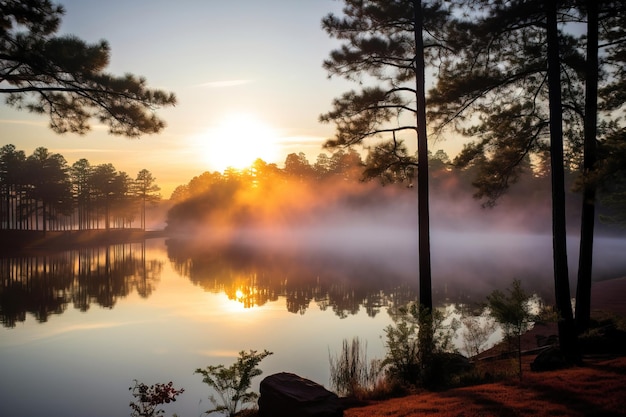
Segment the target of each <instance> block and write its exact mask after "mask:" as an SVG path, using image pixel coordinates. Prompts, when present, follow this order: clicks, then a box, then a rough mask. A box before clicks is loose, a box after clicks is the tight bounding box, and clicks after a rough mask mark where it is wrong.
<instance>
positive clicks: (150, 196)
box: [135, 169, 161, 230]
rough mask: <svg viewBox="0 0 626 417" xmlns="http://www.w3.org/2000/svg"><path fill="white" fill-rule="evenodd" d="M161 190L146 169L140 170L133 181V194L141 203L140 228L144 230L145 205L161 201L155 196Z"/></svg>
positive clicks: (159, 197) (159, 196)
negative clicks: (134, 193)
mask: <svg viewBox="0 0 626 417" xmlns="http://www.w3.org/2000/svg"><path fill="white" fill-rule="evenodd" d="M160 190H161V188H160V187H159V186H158V185H157V184H156V179H155V178H154V177H153V176H152V173H151V172H150V171H148V170H147V169H142V170H141V171H139V173H138V174H137V178H136V179H135V192H136V194H137V196H138V197H139V200H140V202H141V228H142V229H143V230H146V203H155V202H157V201H159V200H160V199H161V195H160V194H157V193H158V192H159V191H160Z"/></svg>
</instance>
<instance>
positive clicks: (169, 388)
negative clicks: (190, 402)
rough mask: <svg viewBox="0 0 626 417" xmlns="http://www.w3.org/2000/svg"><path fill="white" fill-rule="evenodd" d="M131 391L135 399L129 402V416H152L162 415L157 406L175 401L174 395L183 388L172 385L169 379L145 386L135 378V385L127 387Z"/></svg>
mask: <svg viewBox="0 0 626 417" xmlns="http://www.w3.org/2000/svg"><path fill="white" fill-rule="evenodd" d="M128 390H129V391H131V392H132V395H133V397H135V401H134V402H131V403H130V408H131V410H132V411H131V413H130V415H131V417H154V416H160V415H163V413H164V411H163V410H162V409H159V408H158V407H159V406H160V405H162V404H166V403H170V402H173V401H176V397H177V396H179V395H180V394H182V393H183V392H184V391H185V390H184V388H181V389H179V390H177V389H175V388H174V387H173V383H172V382H171V381H170V382H168V383H167V384H154V385H150V386H147V385H146V384H144V383H143V382H138V381H137V380H136V379H135V386H134V387H130V388H128Z"/></svg>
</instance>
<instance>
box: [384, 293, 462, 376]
mask: <svg viewBox="0 0 626 417" xmlns="http://www.w3.org/2000/svg"><path fill="white" fill-rule="evenodd" d="M402 313H403V315H401V316H400V318H399V319H398V321H397V323H396V325H395V326H387V328H386V329H385V334H386V337H387V342H386V345H385V346H386V347H387V355H386V357H385V359H384V361H383V365H384V366H387V371H388V375H389V376H390V377H391V378H396V379H399V380H400V381H402V382H403V383H406V384H409V385H418V384H421V385H422V386H424V387H426V388H439V387H440V386H441V384H442V381H444V380H447V372H448V369H447V366H446V364H447V363H448V361H447V359H446V355H445V354H446V353H451V352H453V350H454V349H453V343H452V340H453V336H454V333H455V332H456V329H457V326H458V323H457V322H456V321H454V320H452V321H449V320H448V317H446V315H445V314H444V313H443V312H442V311H440V310H433V311H432V312H431V311H428V310H426V309H424V308H422V307H421V306H420V305H419V304H417V303H413V304H411V305H409V306H408V308H404V309H403V310H402Z"/></svg>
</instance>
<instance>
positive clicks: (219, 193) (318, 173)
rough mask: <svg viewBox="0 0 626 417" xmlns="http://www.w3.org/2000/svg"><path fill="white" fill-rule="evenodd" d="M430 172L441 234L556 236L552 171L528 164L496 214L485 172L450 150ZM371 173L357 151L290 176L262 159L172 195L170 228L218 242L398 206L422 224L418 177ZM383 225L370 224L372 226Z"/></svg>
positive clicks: (575, 200) (293, 170)
mask: <svg viewBox="0 0 626 417" xmlns="http://www.w3.org/2000/svg"><path fill="white" fill-rule="evenodd" d="M429 165H430V166H429V169H430V171H431V175H430V184H431V193H432V195H433V201H432V203H431V204H432V205H433V212H434V213H433V222H434V223H435V224H436V225H437V226H446V225H447V226H448V227H450V228H451V229H456V228H457V227H464V226H467V225H469V224H472V223H474V222H475V220H476V218H475V217H477V216H478V217H482V218H483V219H487V220H486V221H488V222H490V224H495V223H496V222H500V223H504V222H510V223H517V225H518V226H519V225H521V227H525V228H526V231H528V232H538V233H547V232H549V231H550V227H551V226H550V210H551V207H550V196H551V191H550V178H549V176H550V173H549V168H546V167H545V165H533V164H532V163H531V161H530V159H528V160H527V161H526V163H525V165H526V167H525V170H524V171H523V172H524V173H523V174H522V175H520V177H519V178H518V180H517V183H516V184H515V186H514V187H513V189H512V192H511V193H509V194H507V195H505V196H504V197H503V198H501V200H500V201H499V202H498V204H497V205H496V207H494V208H492V209H487V208H484V209H483V207H482V206H483V205H485V206H489V205H490V204H489V202H488V201H487V200H486V199H484V198H483V199H482V200H481V199H480V198H476V197H478V195H477V192H476V187H475V184H474V182H475V181H476V179H477V178H478V177H479V172H478V169H479V168H477V167H475V166H467V167H465V168H463V169H459V168H456V167H455V166H454V164H453V163H452V162H451V160H450V158H449V157H448V155H447V154H446V153H445V152H444V151H442V150H439V151H437V152H436V153H434V154H430V157H429ZM366 172H367V167H366V162H365V161H363V159H362V158H361V155H360V154H359V153H358V152H356V151H354V150H339V151H336V152H335V153H334V154H332V155H330V156H329V155H327V154H324V153H322V154H320V155H319V156H318V157H317V160H316V161H315V162H314V163H311V162H309V161H308V160H307V158H306V156H305V155H304V154H303V153H299V154H295V153H292V154H290V155H288V156H287V158H286V160H285V164H284V168H280V167H278V166H277V165H276V164H270V163H266V162H265V161H263V160H261V159H257V160H256V161H255V163H254V164H253V165H252V166H251V167H250V168H248V169H244V170H236V169H227V170H226V171H224V172H223V173H219V172H204V173H203V174H201V175H199V176H196V177H194V178H193V179H192V180H191V181H189V183H187V184H185V185H180V186H179V187H177V188H176V189H175V190H174V192H173V193H172V195H171V201H172V203H174V204H173V206H172V208H171V209H170V210H169V212H168V216H167V224H168V226H167V228H168V230H169V231H172V232H183V233H185V234H187V235H188V236H189V235H190V234H192V233H194V232H197V233H200V234H201V235H202V236H203V237H214V238H215V237H218V236H219V235H220V233H223V232H226V229H230V230H231V231H232V229H234V228H244V227H264V226H268V225H271V226H272V227H280V226H285V225H288V226H291V227H293V226H309V225H311V224H316V225H319V224H321V223H324V222H325V221H326V222H327V223H332V222H333V220H334V218H332V217H333V216H334V217H337V216H340V215H343V216H344V220H345V221H346V223H349V222H350V221H351V220H352V221H353V220H354V219H355V218H356V217H359V216H366V214H363V213H368V212H367V209H368V208H369V209H377V208H380V209H382V210H384V209H385V208H387V209H388V208H389V204H394V206H393V207H394V211H395V212H396V213H395V216H397V217H402V216H404V215H407V216H412V217H414V214H415V205H416V204H417V195H416V194H417V193H416V189H415V187H414V184H415V183H414V181H413V180H414V179H415V173H413V174H409V175H408V176H406V177H405V178H404V180H403V181H402V182H397V181H396V179H388V180H387V181H383V185H385V186H381V183H380V181H367V178H366V177H365V175H366V174H364V173H366ZM577 177H578V173H577V171H575V170H574V169H572V170H570V171H568V175H567V182H568V188H569V190H570V192H569V193H568V196H567V198H568V211H569V214H570V217H571V218H572V219H575V218H577V217H576V216H577V215H579V207H578V206H579V201H580V198H581V196H580V193H578V192H577V190H578V188H579V187H578V186H577V183H576V179H577ZM378 178H379V177H378ZM472 197H475V198H472ZM402 204H405V205H406V204H408V205H410V207H409V210H408V211H405V210H403V209H402V207H401V206H402ZM357 209H358V210H357ZM613 210H614V209H612V208H611V207H610V206H609V205H608V204H604V205H602V206H601V208H600V212H601V213H604V214H606V216H607V217H608V216H609V215H610V214H611V212H612V211H613ZM339 211H342V214H339ZM346 213H348V214H346ZM346 216H348V217H346ZM379 220H380V218H377V217H371V218H369V219H367V221H369V222H370V223H371V224H374V223H376V222H377V221H379ZM413 220H415V219H414V218H413ZM403 221H404V220H403ZM201 225H202V226H203V227H200V226H201ZM576 226H577V225H575V224H574V225H573V227H576ZM607 229H608V227H607Z"/></svg>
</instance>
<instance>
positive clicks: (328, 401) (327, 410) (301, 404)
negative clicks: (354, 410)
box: [259, 372, 343, 417]
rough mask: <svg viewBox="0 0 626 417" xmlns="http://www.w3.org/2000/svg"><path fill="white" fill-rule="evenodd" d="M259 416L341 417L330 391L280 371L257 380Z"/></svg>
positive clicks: (339, 404) (335, 399) (336, 402)
mask: <svg viewBox="0 0 626 417" xmlns="http://www.w3.org/2000/svg"><path fill="white" fill-rule="evenodd" d="M259 391H260V394H261V396H260V397H259V416H261V417H294V416H298V417H342V416H343V408H342V407H341V403H340V401H339V397H337V395H336V394H335V393H333V392H330V391H328V390H327V389H326V388H324V387H323V386H321V385H320V384H317V383H315V382H313V381H310V380H308V379H305V378H302V377H300V376H298V375H295V374H291V373H287V372H281V373H277V374H273V375H270V376H268V377H266V378H265V379H263V381H261V385H260V388H259Z"/></svg>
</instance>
